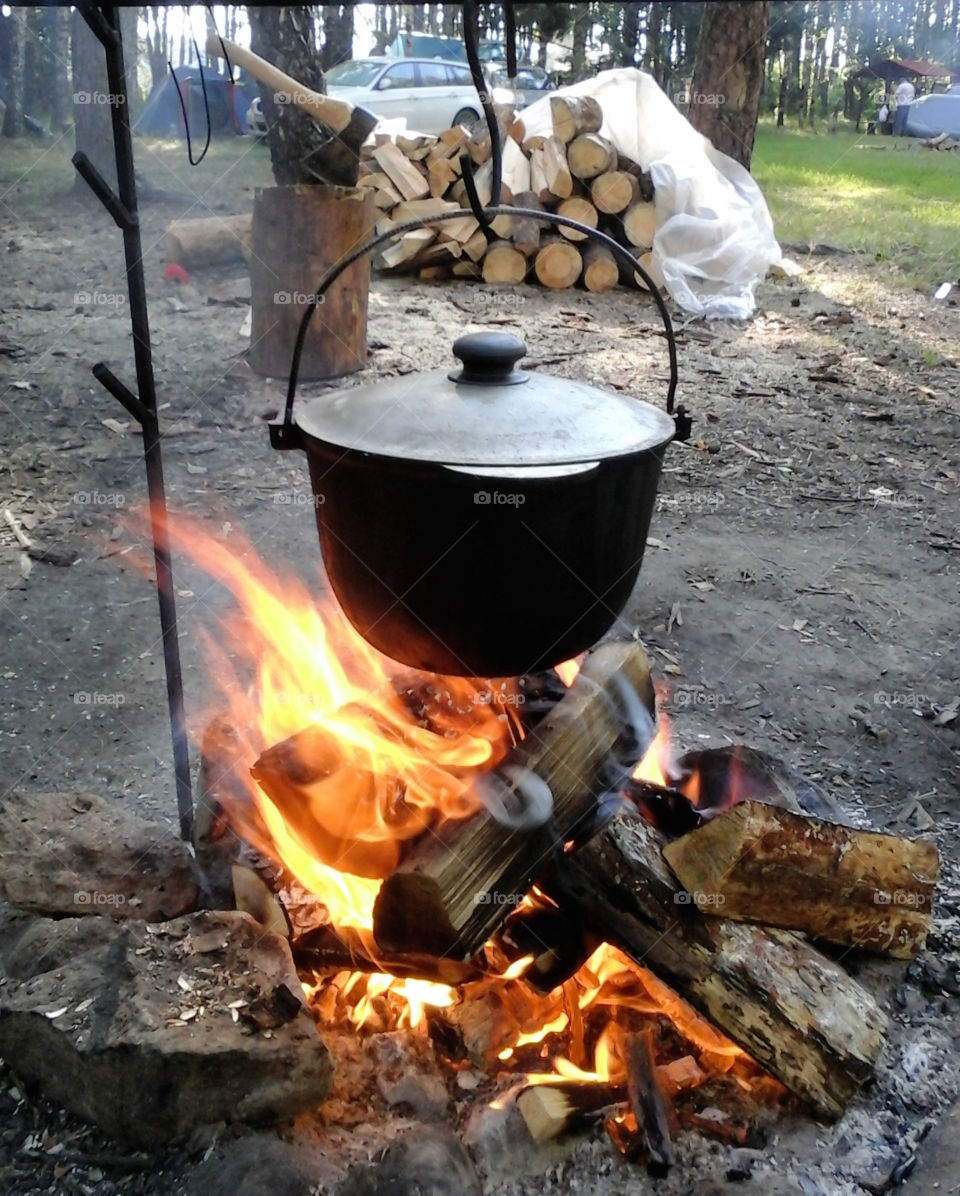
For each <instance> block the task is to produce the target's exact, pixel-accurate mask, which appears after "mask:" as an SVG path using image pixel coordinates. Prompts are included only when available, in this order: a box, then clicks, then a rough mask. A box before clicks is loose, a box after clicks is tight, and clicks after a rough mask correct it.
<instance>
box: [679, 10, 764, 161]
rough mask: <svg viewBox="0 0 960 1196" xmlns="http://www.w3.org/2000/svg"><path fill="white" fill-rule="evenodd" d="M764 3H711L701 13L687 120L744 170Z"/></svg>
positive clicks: (758, 83) (754, 110)
mask: <svg viewBox="0 0 960 1196" xmlns="http://www.w3.org/2000/svg"><path fill="white" fill-rule="evenodd" d="M768 7H769V5H768V3H767V0H758V2H749V0H748V2H744V0H717V3H714V4H710V5H708V6H707V8H706V10H705V11H704V16H703V24H702V25H701V28H700V40H699V43H698V45H697V57H696V61H695V63H694V68H693V83H692V87H691V90H692V93H693V94H692V96H691V101H692V102H691V104H690V112H689V118H688V119H689V120H690V123H691V124H692V125H693V127H694V128H695V129H698V130H699V131H700V132H701V133H703V135H704V136H705V137H708V138H709V139H710V141H711V142H712V143H713V144H714V145H715V146H716V148H717V149H718V150H721V151H722V152H723V153H725V154H729V155H730V157H731V158H735V159H736V160H737V161H738V162H740V163H741V164H742V165H743V166H745V167H746V168H747V169H748V170H749V169H750V158H751V155H752V153H753V138H754V133H755V132H756V127H757V115H758V112H759V106H760V89H761V87H762V85H763V57H764V49H765V42H766V32H767V10H768Z"/></svg>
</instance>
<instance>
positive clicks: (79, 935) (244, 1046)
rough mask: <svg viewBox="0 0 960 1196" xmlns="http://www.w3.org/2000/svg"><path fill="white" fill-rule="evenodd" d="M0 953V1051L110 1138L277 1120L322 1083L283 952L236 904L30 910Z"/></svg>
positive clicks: (319, 1092) (312, 1102)
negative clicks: (117, 915)
mask: <svg viewBox="0 0 960 1196" xmlns="http://www.w3.org/2000/svg"><path fill="white" fill-rule="evenodd" d="M28 948H29V949H28ZM31 955H32V958H33V959H34V961H35V967H33V968H32V969H31V968H30V958H31ZM4 961H5V963H6V964H7V965H8V966H10V967H11V968H12V971H13V973H14V974H13V975H10V974H9V973H8V977H7V983H5V984H4V985H3V986H2V987H0V1056H2V1057H3V1059H4V1060H5V1061H6V1062H7V1063H8V1064H9V1066H10V1067H11V1069H12V1070H13V1071H14V1072H15V1074H16V1075H18V1076H19V1077H20V1078H21V1079H22V1080H24V1081H25V1082H27V1083H30V1082H33V1083H36V1084H38V1085H39V1087H40V1088H41V1090H42V1091H43V1094H44V1095H45V1096H46V1097H48V1098H50V1099H52V1100H55V1101H58V1102H59V1103H60V1104H62V1105H64V1106H65V1107H66V1108H67V1109H69V1110H70V1111H71V1112H74V1113H76V1114H78V1115H79V1116H81V1117H83V1118H85V1119H86V1120H88V1121H93V1122H96V1124H97V1125H99V1126H101V1127H102V1128H103V1129H104V1130H105V1131H106V1132H107V1133H109V1134H111V1135H112V1136H114V1137H116V1138H119V1139H122V1140H124V1141H127V1142H130V1143H133V1144H135V1145H137V1146H143V1147H147V1146H152V1147H154V1148H155V1147H157V1146H160V1145H164V1146H165V1145H168V1144H170V1143H172V1142H176V1141H180V1140H183V1139H185V1138H187V1137H188V1136H189V1135H190V1134H191V1133H192V1132H193V1131H194V1130H196V1129H197V1128H198V1127H200V1126H202V1125H206V1124H211V1123H216V1122H223V1121H227V1122H230V1121H248V1122H261V1121H262V1122H270V1121H277V1120H279V1119H282V1118H286V1117H289V1116H291V1115H293V1114H294V1113H297V1112H300V1111H302V1110H304V1109H308V1108H313V1107H315V1106H316V1105H317V1104H318V1103H319V1102H320V1101H321V1100H322V1099H323V1098H324V1096H325V1095H326V1094H327V1092H328V1090H329V1088H330V1080H331V1073H332V1065H331V1062H330V1056H329V1054H328V1052H327V1049H326V1047H325V1046H324V1044H323V1042H322V1040H321V1039H320V1037H319V1035H318V1034H317V1030H316V1026H315V1024H314V1022H313V1019H312V1018H311V1017H310V1015H309V1013H308V1012H307V1011H306V1009H305V1008H304V1006H303V1005H302V1004H301V1000H300V991H301V990H300V984H299V981H298V979H297V974H296V971H295V970H294V966H293V960H292V958H291V955H290V949H289V947H288V945H287V943H286V941H285V940H284V939H281V938H279V937H277V936H276V935H272V934H268V933H265V932H264V930H263V928H262V927H260V926H259V925H258V924H257V923H256V922H255V921H254V920H253V919H252V918H250V917H248V916H247V915H246V914H240V913H237V912H214V911H206V912H203V913H198V914H194V915H190V916H188V917H184V918H178V919H176V920H175V921H173V922H167V923H163V924H160V925H156V924H152V923H146V922H140V921H131V920H128V921H126V922H114V921H112V920H111V919H108V918H83V919H80V920H77V919H62V920H56V921H54V920H47V919H43V920H41V919H32V920H31V922H30V923H29V924H28V925H27V927H26V928H25V929H24V930H23V932H22V936H21V940H20V946H19V947H18V945H17V943H15V942H14V943H10V942H9V939H8V943H7V945H6V946H5V950H4Z"/></svg>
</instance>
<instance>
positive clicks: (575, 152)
mask: <svg viewBox="0 0 960 1196" xmlns="http://www.w3.org/2000/svg"><path fill="white" fill-rule="evenodd" d="M567 165H568V166H569V167H570V173H571V174H572V175H575V176H576V177H577V178H578V179H593V178H596V177H597V175H598V174H603V173H604V171H607V170H616V169H617V151H616V150H615V149H614V147H613V143H612V142H610V141H607V139H606V137H601V136H600V134H599V133H581V134H580V136H579V137H575V138H574V139H573V141H571V142H570V144H569V145H568V146H567Z"/></svg>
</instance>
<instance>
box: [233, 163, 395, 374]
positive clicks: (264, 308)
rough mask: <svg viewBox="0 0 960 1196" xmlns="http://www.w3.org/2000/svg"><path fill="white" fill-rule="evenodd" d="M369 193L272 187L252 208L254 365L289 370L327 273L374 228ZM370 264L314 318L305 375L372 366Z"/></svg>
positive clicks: (338, 285)
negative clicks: (305, 318) (312, 298)
mask: <svg viewBox="0 0 960 1196" xmlns="http://www.w3.org/2000/svg"><path fill="white" fill-rule="evenodd" d="M374 211H375V210H374V205H373V199H372V197H371V195H370V194H369V192H365V191H357V190H350V189H347V188H344V187H325V186H312V185H307V184H300V185H297V186H292V187H265V188H262V189H261V190H259V191H257V193H256V196H255V198H254V204H253V230H252V236H251V246H250V292H251V306H252V312H253V314H252V324H251V331H250V357H249V363H250V368H251V369H253V370H255V371H256V372H257V373H258V374H264V375H266V376H267V377H270V378H286V377H287V376H288V375H289V373H290V363H291V360H292V357H293V347H294V344H295V342H296V338H297V329H298V328H299V326H300V320H301V318H302V317H303V314H304V311H305V310H306V304H307V300H308V299H309V297H310V296H311V295H312V294H313V293H314V291H315V290H316V288H317V285H318V283H319V282H320V280H321V279H322V278H323V276H324V274H325V273H326V272H327V270H328V269H329V268H330V267H331V266H332V265H333V264H334V263H335V262H337V261H339V259H340V258H341V257H343V256H344V255H345V254H347V253H349V252H350V250H351V249H353V248H354V247H355V246H357V245H359V244H360V243H361V242H362V241H363V240H364V239H365V238H366V237H367V236H368V235H369V234H370V233H371V231H372V230H373V225H374V222H375V214H374ZM369 289H370V260H369V258H366V257H365V258H361V259H360V260H359V261H358V262H354V264H353V265H352V266H351V267H350V268H349V269H348V270H346V271H345V272H344V273H343V274H342V275H341V276H340V278H339V279H338V280H337V281H336V282H335V283H334V284H333V286H332V287H331V288H330V290H329V291H328V292H327V294H326V295H325V296H324V299H323V303H322V304H321V306H320V307H319V309H318V310H317V312H316V313H315V314H314V316H313V320H312V321H311V323H310V328H309V331H308V333H307V339H306V342H305V344H304V348H303V356H302V358H301V361H300V377H301V379H303V380H304V381H307V380H310V379H315V378H336V377H339V376H340V375H341V374H352V373H354V372H355V371H356V370H359V369H362V368H363V366H364V365H366V358H367V294H368V292H369Z"/></svg>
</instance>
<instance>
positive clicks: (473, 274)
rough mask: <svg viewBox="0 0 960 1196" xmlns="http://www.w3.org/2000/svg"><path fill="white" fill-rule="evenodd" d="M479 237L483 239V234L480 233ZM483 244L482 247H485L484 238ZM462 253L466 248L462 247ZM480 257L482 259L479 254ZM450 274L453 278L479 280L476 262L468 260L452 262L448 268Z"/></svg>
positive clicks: (485, 240)
mask: <svg viewBox="0 0 960 1196" xmlns="http://www.w3.org/2000/svg"><path fill="white" fill-rule="evenodd" d="M480 236H481V237H483V233H481V234H480ZM483 243H484V245H486V243H487V239H486V237H484V238H483ZM464 252H466V246H464ZM481 257H482V254H481ZM477 260H478V261H479V259H477ZM450 273H451V274H452V275H453V277H454V278H480V277H481V269H480V267H479V266H478V265H477V262H476V261H472V260H471V259H470V258H461V259H460V261H459V262H454V263H453V265H452V266H451V267H450Z"/></svg>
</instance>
